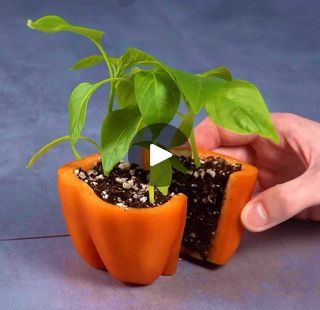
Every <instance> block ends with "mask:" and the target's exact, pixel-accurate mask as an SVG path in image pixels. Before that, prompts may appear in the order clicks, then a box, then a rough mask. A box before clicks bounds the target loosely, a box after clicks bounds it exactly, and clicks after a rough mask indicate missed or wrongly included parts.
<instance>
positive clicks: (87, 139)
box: [26, 136, 101, 168]
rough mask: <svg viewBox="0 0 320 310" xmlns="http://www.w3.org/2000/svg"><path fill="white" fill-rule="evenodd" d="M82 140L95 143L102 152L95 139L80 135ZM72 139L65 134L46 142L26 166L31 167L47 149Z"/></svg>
mask: <svg viewBox="0 0 320 310" xmlns="http://www.w3.org/2000/svg"><path fill="white" fill-rule="evenodd" d="M79 139H80V140H84V141H87V142H90V143H91V144H92V145H94V146H95V147H96V149H97V150H98V152H101V148H100V146H99V145H98V144H97V143H96V142H95V141H93V140H92V139H90V138H88V137H85V136H80V137H79ZM69 140H70V136H63V137H60V138H57V139H54V140H52V141H51V142H49V143H48V144H46V145H45V146H43V147H42V148H41V149H40V150H39V151H38V152H36V153H35V154H34V155H33V156H32V157H31V158H30V159H29V162H28V164H27V166H26V168H30V167H31V166H32V165H33V164H34V163H35V162H36V161H37V160H38V159H39V157H40V156H41V155H43V154H44V153H46V152H47V151H49V150H50V149H51V148H53V147H55V146H56V145H58V144H60V143H61V142H64V141H69ZM76 153H77V154H78V152H77V151H76ZM78 156H79V157H80V155H79V154H78Z"/></svg>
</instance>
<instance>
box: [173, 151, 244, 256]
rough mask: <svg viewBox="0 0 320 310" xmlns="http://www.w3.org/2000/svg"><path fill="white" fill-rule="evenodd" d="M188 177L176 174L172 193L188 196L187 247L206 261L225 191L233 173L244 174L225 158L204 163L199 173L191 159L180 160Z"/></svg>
mask: <svg viewBox="0 0 320 310" xmlns="http://www.w3.org/2000/svg"><path fill="white" fill-rule="evenodd" d="M180 160H181V161H182V163H183V164H184V166H185V167H186V168H187V169H188V170H189V173H188V174H183V173H181V172H178V171H175V173H174V177H173V182H172V185H171V187H170V190H172V191H173V192H176V193H178V192H180V193H184V194H186V195H187V196H188V210H187V220H186V226H185V230H184V235H183V241H182V243H183V245H184V246H185V247H186V248H188V249H189V250H193V251H195V252H198V253H199V254H200V255H201V256H202V258H203V259H206V257H207V255H208V250H209V249H210V244H211V239H212V237H213V236H214V235H215V231H216V228H217V225H218V220H219V216H220V211H221V207H222V203H223V197H224V192H225V188H226V185H227V182H228V179H229V176H230V174H231V173H233V172H236V171H239V170H241V165H240V164H237V163H234V164H228V163H227V162H226V161H225V160H224V159H223V158H221V157H217V158H215V157H208V158H206V160H205V161H204V160H201V161H200V163H201V167H200V168H199V169H196V167H195V164H194V162H193V160H192V159H191V158H189V157H188V158H186V157H180Z"/></svg>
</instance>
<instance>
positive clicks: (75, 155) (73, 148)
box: [70, 144, 81, 159]
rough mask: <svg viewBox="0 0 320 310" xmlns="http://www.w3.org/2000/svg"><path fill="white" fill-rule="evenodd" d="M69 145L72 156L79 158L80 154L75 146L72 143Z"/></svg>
mask: <svg viewBox="0 0 320 310" xmlns="http://www.w3.org/2000/svg"><path fill="white" fill-rule="evenodd" d="M70 147H71V150H72V153H73V155H74V157H75V158H76V159H81V156H80V154H79V153H78V152H77V150H76V148H75V147H74V145H73V144H70Z"/></svg>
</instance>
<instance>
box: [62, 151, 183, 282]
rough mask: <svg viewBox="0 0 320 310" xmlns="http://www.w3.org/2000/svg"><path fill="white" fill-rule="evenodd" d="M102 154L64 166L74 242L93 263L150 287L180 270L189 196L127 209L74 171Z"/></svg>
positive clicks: (65, 207)
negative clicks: (103, 197) (104, 197)
mask: <svg viewBox="0 0 320 310" xmlns="http://www.w3.org/2000/svg"><path fill="white" fill-rule="evenodd" d="M97 160H98V155H97V154H94V155H90V156H88V157H86V158H84V159H82V160H76V161H73V162H70V163H68V164H66V165H64V166H62V167H60V168H59V169H58V191H59V196H60V200H61V204H62V211H63V215H64V218H65V221H66V224H67V228H68V231H69V233H70V235H71V240H72V243H73V245H74V247H75V248H76V250H77V251H78V253H79V254H80V255H81V256H82V258H83V259H84V260H85V261H86V262H87V263H88V264H90V265H91V266H93V267H95V268H99V269H106V270H107V271H108V272H109V273H110V274H111V275H112V276H113V277H114V278H116V279H118V280H120V281H122V282H125V283H132V284H139V285H146V284H150V283H152V282H153V281H155V280H156V279H157V278H158V277H159V276H160V275H172V274H174V273H175V272H176V268H177V263H178V259H179V251H180V246H181V240H182V235H183V230H184V225H185V219H186V208H187V197H186V196H185V195H183V194H179V195H175V196H173V197H172V198H171V199H170V200H169V201H168V202H166V203H165V204H163V205H162V206H158V207H154V208H142V209H135V208H124V207H119V206H116V205H112V204H110V203H107V202H105V201H103V200H101V199H100V198H99V197H98V196H97V195H96V194H95V192H94V191H93V190H92V189H91V188H90V186H89V185H87V184H86V183H84V182H83V181H81V180H80V179H78V177H77V176H75V175H74V170H75V169H76V168H79V167H81V168H82V169H84V170H89V169H91V168H92V167H93V166H94V165H95V163H96V162H97Z"/></svg>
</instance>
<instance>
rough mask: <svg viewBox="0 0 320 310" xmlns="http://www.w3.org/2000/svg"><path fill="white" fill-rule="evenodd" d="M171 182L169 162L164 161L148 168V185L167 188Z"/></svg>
mask: <svg viewBox="0 0 320 310" xmlns="http://www.w3.org/2000/svg"><path fill="white" fill-rule="evenodd" d="M171 180H172V166H171V162H170V160H164V161H162V162H160V163H159V164H157V165H154V166H151V167H150V180H149V184H151V185H153V186H156V187H157V188H159V187H160V188H161V187H167V186H169V185H170V184H171Z"/></svg>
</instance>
